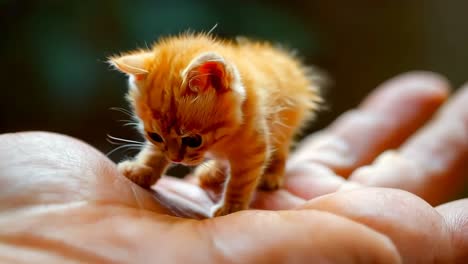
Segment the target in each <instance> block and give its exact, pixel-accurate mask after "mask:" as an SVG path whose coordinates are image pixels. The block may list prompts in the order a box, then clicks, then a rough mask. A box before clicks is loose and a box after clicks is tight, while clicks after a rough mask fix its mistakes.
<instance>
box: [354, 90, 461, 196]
mask: <svg viewBox="0 0 468 264" xmlns="http://www.w3.org/2000/svg"><path fill="white" fill-rule="evenodd" d="M467 104H468V84H467V85H465V87H464V88H462V89H460V90H459V91H458V93H457V94H455V95H454V96H453V98H452V99H451V100H450V102H448V103H447V105H446V106H444V107H443V108H442V109H441V111H440V112H439V113H438V114H437V116H436V117H435V119H434V120H433V121H432V122H431V123H429V124H428V125H427V126H425V127H424V128H423V129H422V130H421V131H419V132H418V133H417V134H415V135H414V136H413V137H412V138H410V139H409V140H408V142H406V143H405V144H404V145H403V146H401V148H400V149H399V150H398V151H393V152H388V153H384V154H382V155H381V157H379V158H378V159H377V160H376V161H375V162H374V164H372V165H371V166H368V167H364V168H361V169H359V170H357V171H356V172H355V173H354V174H353V175H352V177H351V179H352V180H353V181H356V182H359V183H361V184H364V185H368V186H382V187H392V188H400V189H404V190H407V191H410V192H412V193H414V194H417V195H418V196H421V197H423V198H424V199H425V200H427V201H429V202H430V203H432V204H438V203H440V202H443V201H445V200H446V199H448V198H450V196H452V195H454V194H456V193H457V192H458V191H459V190H460V188H462V187H463V181H464V180H465V181H466V177H464V176H466V175H467V174H468V166H466V164H467V162H468V108H467V107H466V105H467Z"/></svg>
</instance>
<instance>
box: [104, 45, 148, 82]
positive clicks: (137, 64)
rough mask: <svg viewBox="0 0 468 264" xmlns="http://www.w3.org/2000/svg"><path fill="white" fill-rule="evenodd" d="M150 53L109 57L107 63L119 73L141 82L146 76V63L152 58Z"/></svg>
mask: <svg viewBox="0 0 468 264" xmlns="http://www.w3.org/2000/svg"><path fill="white" fill-rule="evenodd" d="M152 55H153V54H152V53H151V52H140V53H134V54H129V55H124V56H117V57H111V58H110V59H109V63H110V64H111V65H112V66H114V67H115V68H116V69H118V70H119V71H121V72H123V73H126V74H128V75H132V76H135V78H136V79H137V80H141V79H143V78H144V77H146V75H147V74H148V70H147V68H146V67H147V66H146V63H147V61H148V60H149V59H151V57H152Z"/></svg>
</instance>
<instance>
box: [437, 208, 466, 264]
mask: <svg viewBox="0 0 468 264" xmlns="http://www.w3.org/2000/svg"><path fill="white" fill-rule="evenodd" d="M436 209H437V211H438V212H439V213H440V214H441V215H442V217H443V218H444V220H445V223H446V224H447V226H448V229H449V230H450V233H451V239H452V248H453V250H454V256H455V261H454V263H460V264H461V263H466V260H467V259H468V232H467V231H466V230H468V199H462V200H458V201H454V202H450V203H446V204H443V205H441V206H438V207H436Z"/></svg>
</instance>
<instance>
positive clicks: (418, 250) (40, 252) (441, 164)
mask: <svg viewBox="0 0 468 264" xmlns="http://www.w3.org/2000/svg"><path fill="white" fill-rule="evenodd" d="M447 89H448V84H447V83H446V82H445V81H444V80H443V79H441V78H440V77H438V76H435V75H433V74H429V73H411V74H406V75H403V76H401V77H398V78H395V79H393V80H390V81H389V82H387V83H385V84H383V85H382V86H381V87H380V88H378V89H377V90H376V91H375V92H374V93H373V94H371V95H370V96H369V97H368V98H367V99H366V100H365V101H364V102H363V104H362V105H361V106H360V107H359V108H358V109H356V110H353V111H350V112H348V113H345V114H344V115H342V117H340V118H339V119H338V120H337V121H336V122H335V123H334V124H332V125H331V126H330V127H329V128H327V129H325V130H323V131H321V132H319V133H317V134H315V135H312V136H310V137H309V138H308V139H306V140H305V141H304V142H303V143H301V145H300V147H299V149H298V150H297V151H296V153H295V154H294V155H293V156H292V157H291V159H290V161H289V163H288V168H287V171H288V172H287V177H286V182H285V188H284V189H281V190H278V191H276V192H258V193H257V195H256V197H255V200H254V201H253V203H252V207H253V208H256V209H261V210H248V211H242V212H238V213H234V214H231V215H228V216H224V217H218V218H214V219H203V220H200V218H203V215H204V214H205V213H206V212H207V211H208V210H209V207H210V206H211V205H212V204H213V202H212V200H211V199H210V198H209V197H208V195H207V194H206V192H204V191H203V190H201V189H199V188H198V187H197V186H196V185H195V184H193V183H191V181H193V179H186V180H179V179H175V178H171V177H164V178H162V179H161V180H160V181H159V182H158V184H157V185H156V186H154V190H155V191H154V192H153V193H152V192H148V191H147V190H144V189H141V188H140V187H138V186H136V185H134V184H133V183H131V182H130V181H128V180H127V179H125V178H124V177H123V176H121V175H119V174H118V172H117V170H116V167H115V164H114V163H112V162H111V161H110V160H108V159H107V158H106V157H105V156H104V155H102V154H101V153H100V152H98V151H97V150H95V149H93V148H92V147H90V146H89V145H86V144H84V143H83V142H80V141H78V140H75V139H72V138H69V137H66V136H62V135H57V134H50V133H40V132H29V133H17V134H5V135H2V136H0V143H1V144H0V201H1V203H0V261H3V262H24V263H31V262H34V263H54V262H56V263H67V262H73V263H74V262H83V263H184V262H185V263H273V262H274V263H286V262H287V263H297V262H299V263H302V262H304V263H321V262H331V263H366V262H369V263H375V262H377V263H400V262H403V263H430V262H440V263H451V262H459V263H463V260H464V258H468V253H467V252H468V234H466V231H465V232H463V230H466V229H467V228H468V200H467V199H462V200H458V201H454V202H450V203H447V204H442V203H443V202H446V201H447V200H448V199H449V198H451V196H452V195H453V194H455V193H457V191H458V190H459V188H460V187H461V186H463V184H462V183H463V181H464V180H466V177H465V176H466V175H467V172H468V166H466V162H468V111H467V109H468V108H466V107H465V105H464V104H467V103H468V87H465V88H464V89H460V91H459V92H458V94H456V95H454V96H453V97H452V99H451V100H450V101H449V102H448V103H447V104H445V105H444V106H443V107H442V108H441V110H439V111H438V112H437V114H436V115H435V118H433V119H432V121H430V122H427V121H428V120H430V119H431V117H433V114H434V113H435V112H436V110H437V109H438V108H439V106H440V105H442V104H443V103H444V100H445V99H446V97H447V96H448V90H447ZM426 123H427V124H426ZM423 125H425V126H424V127H422V126H423ZM421 127H422V128H421ZM396 148H398V149H397V150H394V151H387V150H389V149H396ZM374 160H375V161H374ZM373 161H374V162H373ZM372 162H373V163H372ZM368 164H371V165H368ZM366 165H368V166H366ZM464 177H465V178H464ZM382 187H390V188H382ZM421 198H422V199H421ZM440 204H442V205H440ZM436 205H439V206H437V207H433V206H436Z"/></svg>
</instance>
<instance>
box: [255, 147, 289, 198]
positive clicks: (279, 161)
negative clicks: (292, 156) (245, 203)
mask: <svg viewBox="0 0 468 264" xmlns="http://www.w3.org/2000/svg"><path fill="white" fill-rule="evenodd" d="M288 152H289V151H288V148H285V147H281V148H278V149H276V150H275V151H274V152H273V153H271V157H270V160H269V163H268V166H267V167H266V169H265V171H264V172H263V175H262V178H261V179H260V183H259V185H258V188H259V189H262V190H268V191H270V190H276V189H279V188H280V187H282V186H283V182H284V170H285V165H286V158H287V156H288Z"/></svg>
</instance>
